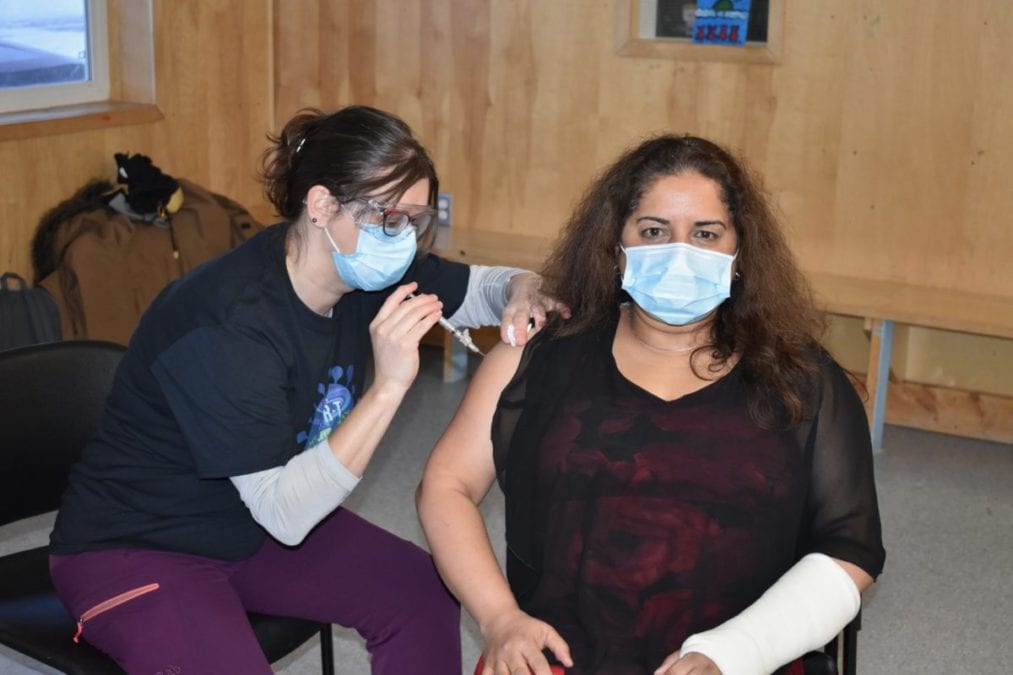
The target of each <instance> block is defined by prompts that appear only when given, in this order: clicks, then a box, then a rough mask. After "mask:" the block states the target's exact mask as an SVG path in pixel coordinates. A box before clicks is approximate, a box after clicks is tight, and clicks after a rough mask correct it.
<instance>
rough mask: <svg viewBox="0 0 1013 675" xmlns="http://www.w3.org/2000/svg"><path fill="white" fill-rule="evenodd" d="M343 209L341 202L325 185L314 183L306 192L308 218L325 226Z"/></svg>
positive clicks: (319, 225)
mask: <svg viewBox="0 0 1013 675" xmlns="http://www.w3.org/2000/svg"><path fill="white" fill-rule="evenodd" d="M340 210H341V204H340V203H339V202H338V200H337V199H335V198H334V195H332V194H331V191H330V190H328V189H327V188H325V187H324V186H323V185H314V186H313V187H311V188H310V189H309V191H308V192H307V193H306V218H307V219H308V220H309V221H310V223H312V224H315V225H317V226H318V227H323V226H324V224H326V223H327V222H328V221H330V219H331V218H333V217H334V216H335V215H337V213H338V211H340Z"/></svg>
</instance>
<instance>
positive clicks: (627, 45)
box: [615, 0, 784, 63]
mask: <svg viewBox="0 0 1013 675" xmlns="http://www.w3.org/2000/svg"><path fill="white" fill-rule="evenodd" d="M725 5H727V7H726V6H725ZM738 5H739V6H738V8H736V1H735V0H717V1H716V2H715V0H701V2H699V3H698V2H694V1H691V0H616V33H615V37H616V51H617V52H618V53H619V54H620V55H622V56H639V57H647V58H667V59H674V60H680V61H736V62H741V63H778V62H779V61H780V58H781V26H782V21H783V13H784V0H750V1H749V2H742V0H739V2H738ZM714 6H717V7H718V11H719V12H720V11H727V10H728V9H729V8H730V9H731V10H732V11H736V10H737V13H738V14H740V15H742V14H743V11H742V10H743V8H744V7H747V8H748V19H744V21H743V22H744V24H745V25H746V32H745V40H744V41H743V40H741V39H739V40H737V41H738V42H741V43H743V44H741V45H738V44H735V45H733V44H730V43H729V44H727V45H726V44H713V43H714V42H718V40H707V39H706V38H707V37H708V35H707V32H706V28H704V26H703V25H702V24H704V23H707V22H708V20H710V18H711V17H712V16H713V15H714V14H715V10H714ZM701 10H702V11H701ZM698 16H702V17H704V18H703V19H701V22H700V23H701V25H696V24H697V17H698ZM694 28H695V29H696V30H694ZM701 30H703V31H704V32H703V33H702V34H700V33H701ZM711 33H712V35H711V37H717V36H718V33H716V32H715V31H713V30H712V31H711ZM694 37H697V38H698V39H699V41H696V42H695V41H694ZM701 42H712V44H702V43H701Z"/></svg>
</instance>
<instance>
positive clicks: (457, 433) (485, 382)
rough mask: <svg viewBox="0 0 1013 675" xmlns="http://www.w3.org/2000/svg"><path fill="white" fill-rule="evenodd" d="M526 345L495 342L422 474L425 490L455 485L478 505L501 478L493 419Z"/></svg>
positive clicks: (450, 487)
mask: <svg viewBox="0 0 1013 675" xmlns="http://www.w3.org/2000/svg"><path fill="white" fill-rule="evenodd" d="M522 351H523V350H522V348H520V347H509V346H506V345H503V344H498V345H496V346H495V347H494V348H493V349H492V350H491V351H490V352H489V353H488V354H487V355H486V357H485V358H484V359H483V360H482V363H481V365H480V366H479V368H478V370H477V371H476V372H475V375H474V376H473V377H472V379H471V382H470V383H469V385H468V390H467V391H466V392H465V395H464V399H463V400H462V401H461V405H460V407H459V408H458V409H457V413H456V414H455V415H454V418H453V419H452V420H451V421H450V425H449V426H448V427H447V429H446V431H444V432H443V436H442V437H440V440H439V441H437V443H436V447H435V448H434V449H433V452H432V454H431V455H430V457H429V461H428V462H427V463H426V468H425V471H424V472H423V476H422V486H421V490H422V492H426V491H427V490H431V489H433V488H437V489H454V490H457V491H460V492H462V493H464V494H466V495H467V496H468V497H469V499H471V501H472V502H474V503H475V504H478V503H479V502H480V501H482V498H483V497H485V494H486V492H488V491H489V488H490V486H491V485H492V483H493V481H494V480H495V478H496V469H495V465H494V462H493V453H492V435H491V429H492V419H493V415H494V414H495V412H496V405H497V403H498V401H499V397H500V394H501V393H502V392H503V388H504V387H506V385H507V383H509V382H510V379H511V378H512V377H513V375H514V373H515V372H516V371H517V366H518V363H519V362H520V357H521V352H522Z"/></svg>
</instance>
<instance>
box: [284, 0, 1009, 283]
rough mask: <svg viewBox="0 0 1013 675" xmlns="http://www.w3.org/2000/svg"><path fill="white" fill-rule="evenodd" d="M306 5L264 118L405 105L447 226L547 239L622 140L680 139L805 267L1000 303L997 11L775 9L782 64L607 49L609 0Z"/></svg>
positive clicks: (1001, 35)
mask: <svg viewBox="0 0 1013 675" xmlns="http://www.w3.org/2000/svg"><path fill="white" fill-rule="evenodd" d="M620 1H621V0H620ZM300 7H301V11H299V12H282V13H280V14H279V16H278V17H277V23H278V25H277V32H278V35H279V42H280V43H283V44H284V46H283V48H282V49H280V50H279V53H278V68H279V85H278V112H279V120H278V121H279V122H280V121H282V120H283V119H285V118H287V117H288V116H289V115H290V114H291V112H293V111H294V109H295V108H297V107H298V106H299V105H300V104H305V103H313V104H315V105H322V106H324V107H335V106H339V105H342V104H347V103H351V102H359V103H368V104H372V105H377V106H379V107H382V108H387V109H390V110H393V111H396V112H398V113H399V114H401V115H402V116H403V117H405V118H406V119H407V120H408V121H409V122H410V123H411V124H413V126H415V127H416V129H417V130H418V132H419V133H420V135H421V136H422V137H423V140H424V141H425V142H426V143H427V144H428V146H429V147H430V149H431V150H432V151H433V153H434V155H435V156H436V159H437V162H438V165H439V168H440V170H441V174H442V177H443V184H444V187H445V188H446V189H448V190H450V191H452V192H453V193H454V196H455V209H456V213H457V222H456V223H455V225H456V226H458V227H464V228H472V227H475V228H478V227H481V228H482V229H493V230H498V231H504V232H521V233H525V234H532V235H545V234H546V233H550V234H551V233H552V232H554V231H555V230H556V229H557V228H558V227H559V225H560V223H561V222H562V221H563V220H564V219H565V217H566V215H567V213H568V211H569V208H570V206H571V204H572V202H573V200H574V199H575V197H576V196H577V195H578V194H579V192H580V190H581V189H582V188H583V187H584V186H585V185H586V183H587V182H588V180H589V179H590V178H591V177H592V176H593V175H594V174H595V173H596V172H597V171H598V170H599V169H600V168H601V167H602V166H603V164H604V163H605V162H607V161H608V160H610V159H612V158H613V157H614V156H615V155H616V153H617V152H618V151H619V149H621V148H623V147H626V146H628V145H629V144H631V143H634V142H635V141H637V140H638V139H640V138H641V137H642V136H644V135H645V134H649V133H651V132H655V131H659V130H671V131H676V132H684V131H685V132H692V133H698V134H703V135H707V136H710V137H714V138H716V139H717V140H719V141H722V142H724V143H727V144H729V145H731V146H733V147H735V148H737V149H740V150H741V151H742V152H743V153H744V154H745V155H746V156H747V158H748V159H749V160H750V162H751V164H753V165H754V167H756V168H757V169H759V170H760V171H761V172H762V173H763V174H764V176H765V177H766V182H767V185H768V187H769V188H770V189H771V191H772V192H773V194H774V196H775V197H776V199H777V201H778V203H779V204H780V205H781V207H782V209H783V211H784V213H785V216H786V221H787V223H788V224H789V226H790V228H791V230H792V233H793V242H794V246H795V249H796V251H797V252H798V254H799V256H800V257H801V259H802V261H803V263H804V265H805V266H806V267H809V268H819V269H823V270H825V271H827V272H832V273H838V274H845V275H850V276H860V277H868V278H873V279H884V280H889V279H895V280H908V281H915V282H918V283H924V282H925V280H926V279H931V281H932V284H931V285H936V286H939V287H944V288H954V289H958V290H971V291H975V292H987V293H992V294H997V295H1013V275H1010V274H1008V273H1005V270H1004V269H1003V266H1002V265H1001V264H999V263H1001V262H1002V261H1003V260H1005V258H1007V257H1008V256H1009V254H1010V253H1011V251H1013V228H1010V227H1008V215H1007V214H1008V213H1010V212H1011V211H1013V191H1011V190H1009V189H1008V188H1007V186H1005V185H1004V184H1003V181H1002V179H1001V177H1002V176H1004V175H1005V176H1008V175H1010V174H1011V173H1013V171H1011V170H1013V159H1011V157H1013V152H1011V151H1013V125H1009V124H1008V123H1006V124H1004V123H1003V120H1008V119H1009V118H1010V115H1011V114H1013V79H1010V78H1009V77H1006V76H1005V74H1006V73H1008V72H1009V70H1010V69H1011V68H1013V50H1009V49H1003V48H1002V45H1004V44H1009V43H1011V42H1013V5H1010V4H1009V3H1001V2H994V1H988V0H974V1H969V2H966V3H952V2H945V1H944V0H932V1H929V2H921V1H916V0H897V1H896V2H891V3H881V2H876V1H874V0H862V1H859V2H854V1H852V0H835V1H830V2H820V3H813V2H799V1H797V0H787V1H786V2H785V10H784V12H785V22H784V35H783V48H782V51H783V56H782V62H781V63H780V64H776V65H768V64H760V65H756V64H735V63H700V62H680V61H677V60H672V59H650V58H629V57H622V56H618V55H617V54H616V53H615V49H614V44H613V31H614V27H615V26H614V22H615V19H616V12H615V7H616V6H615V4H614V2H609V1H603V0H598V1H591V0H554V1H553V2H540V1H538V0H453V1H451V0H420V1H419V2H401V1H400V0H342V1H340V2H338V1H336V0H329V1H327V0H320V1H312V2H305V3H301V5H300ZM324 45H327V47H324ZM292 73H297V75H295V76H294V77H292V78H291V79H292V82H288V81H287V80H288V79H289V77H288V76H289V74H292ZM293 82H294V83H295V84H293Z"/></svg>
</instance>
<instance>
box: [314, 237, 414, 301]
mask: <svg viewBox="0 0 1013 675" xmlns="http://www.w3.org/2000/svg"><path fill="white" fill-rule="evenodd" d="M324 234H326V235H327V239H328V240H329V241H330V242H331V246H332V247H334V251H333V252H332V253H331V257H332V258H333V259H334V267H336V268H337V270H338V274H340V275H341V278H342V280H343V281H344V282H345V283H346V284H348V285H349V286H351V287H352V288H358V289H360V290H363V291H379V290H381V289H384V288H387V287H388V286H392V285H394V284H395V283H397V282H398V281H400V280H401V277H403V276H404V274H405V272H407V271H408V266H409V265H411V264H412V260H413V259H414V258H415V250H416V241H415V228H412V227H408V228H405V230H404V231H403V232H401V233H399V234H397V235H394V236H393V237H391V236H388V235H386V234H384V232H383V227H381V226H380V225H360V226H359V241H358V243H357V244H356V245H355V252H354V253H342V252H341V251H339V250H338V246H337V244H335V243H334V239H332V238H331V234H330V232H328V231H327V228H326V227H325V228H324Z"/></svg>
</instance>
